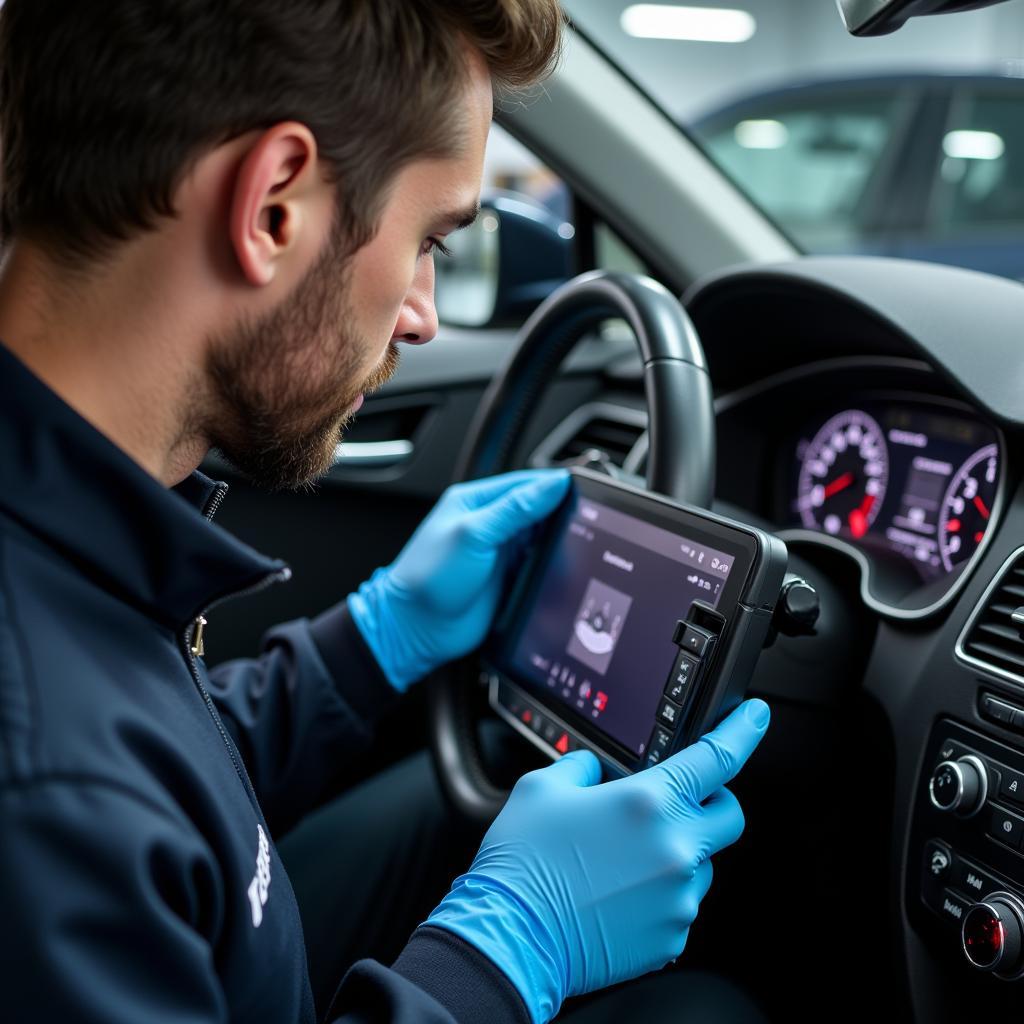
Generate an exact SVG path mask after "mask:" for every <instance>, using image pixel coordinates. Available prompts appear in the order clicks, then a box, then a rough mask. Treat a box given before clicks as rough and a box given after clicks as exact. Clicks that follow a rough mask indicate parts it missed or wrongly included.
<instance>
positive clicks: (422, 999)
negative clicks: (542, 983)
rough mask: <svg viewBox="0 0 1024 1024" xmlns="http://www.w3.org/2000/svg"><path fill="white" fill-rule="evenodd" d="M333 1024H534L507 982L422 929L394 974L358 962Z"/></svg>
mask: <svg viewBox="0 0 1024 1024" xmlns="http://www.w3.org/2000/svg"><path fill="white" fill-rule="evenodd" d="M327 1017H328V1020H330V1021H332V1024H355V1022H357V1021H358V1022H359V1024H371V1022H372V1024H384V1022H387V1024H476V1022H478V1021H487V1024H531V1021H530V1014H529V1011H528V1010H527V1009H526V1004H525V1003H524V1002H523V1000H522V998H521V997H520V995H519V993H518V992H517V991H516V989H515V986H514V985H513V984H512V982H510V981H509V980H508V978H507V977H506V976H505V975H504V974H503V973H502V972H501V971H500V970H499V969H498V968H497V967H496V966H495V965H494V964H493V963H491V961H490V960H489V959H488V958H487V957H486V956H484V954H483V953H481V952H480V951H479V950H477V949H475V948H474V947H473V946H471V945H469V943H467V942H464V941H463V940H462V939H460V938H459V937H458V936H457V935H453V934H452V933H451V932H448V931H446V930H444V929H443V928H432V927H430V926H429V925H423V926H421V927H420V928H418V929H417V930H416V931H415V932H414V933H413V936H412V938H411V939H410V940H409V943H408V945H407V946H406V947H405V949H404V950H403V951H402V954H401V955H400V956H399V958H398V959H397V960H396V961H395V963H394V964H393V965H392V967H391V969H390V970H389V969H387V968H385V967H382V966H381V965H380V964H378V963H377V962H376V961H374V960H360V961H359V963H357V964H355V965H354V966H353V967H352V969H351V970H350V971H349V972H348V974H346V975H345V979H344V981H343V982H342V983H341V987H340V988H339V989H338V993H337V995H336V996H335V997H334V1003H333V1005H332V1007H331V1009H330V1010H329V1011H328V1014H327Z"/></svg>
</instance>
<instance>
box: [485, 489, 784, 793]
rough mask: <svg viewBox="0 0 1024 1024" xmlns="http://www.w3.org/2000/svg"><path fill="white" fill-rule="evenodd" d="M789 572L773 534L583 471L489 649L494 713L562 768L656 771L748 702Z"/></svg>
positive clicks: (533, 557)
mask: <svg viewBox="0 0 1024 1024" xmlns="http://www.w3.org/2000/svg"><path fill="white" fill-rule="evenodd" d="M786 559H787V555H786V548H785V545H784V544H783V542H782V541H780V540H779V539H778V538H777V537H773V536H772V535H771V534H768V533H765V532H763V531H761V530H757V529H754V528H752V527H750V526H746V525H743V524H741V523H737V522H733V521H731V520H728V519H725V518H723V517H721V516H718V515H715V514H713V513H711V512H707V511H704V510H702V509H693V508H687V507H684V506H682V505H679V504H676V503H675V502H672V501H669V500H668V499H666V498H663V497H661V496H659V495H655V494H652V493H650V492H647V491H642V490H639V489H637V488H634V487H630V486H628V485H626V484H622V483H619V482H617V481H613V480H612V479H610V478H609V477H606V476H602V475H599V474H597V473H593V472H590V471H588V470H577V469H574V470H572V486H571V487H570V490H569V494H568V495H567V497H566V499H565V501H564V503H563V504H562V506H561V507H560V508H559V510H558V511H556V513H555V514H554V515H553V516H552V517H551V519H550V520H549V521H548V523H547V524H546V527H545V530H544V532H543V534H542V536H541V537H540V538H539V540H538V542H537V544H536V546H535V547H534V550H533V552H532V554H531V557H530V559H529V560H528V562H527V565H526V568H525V569H524V571H523V572H522V573H521V574H520V575H519V577H518V580H517V583H516V586H515V587H514V588H513V591H512V593H511V594H510V597H509V600H508V602H507V604H506V606H505V608H504V610H503V612H502V614H501V615H500V617H499V620H498V623H497V626H496V628H495V630H494V632H493V633H492V635H491V637H490V638H489V642H488V644H487V645H486V647H485V661H486V662H487V664H488V667H489V670H490V676H489V699H490V703H491V705H492V707H494V709H495V710H496V711H497V712H498V713H499V714H500V715H501V716H502V717H503V718H505V719H506V720H507V721H508V722H510V723H511V724H512V725H513V726H514V727H515V728H516V729H518V730H519V732H521V733H523V735H525V736H527V737H528V738H529V739H530V740H531V741H532V742H533V743H534V744H536V745H537V746H539V747H540V748H541V749H542V750H544V751H546V752H547V753H548V754H550V755H551V756H552V757H559V756H560V755H562V754H565V753H568V752H569V751H570V750H576V749H579V748H581V747H585V748H588V749H590V750H593V751H594V752H595V753H596V754H597V755H598V756H599V757H600V758H601V759H602V761H603V762H604V763H605V766H606V769H607V770H608V773H609V774H612V775H615V774H628V773H630V772H635V771H638V770H640V769H641V768H645V767H647V766H649V765H652V764H656V763H657V762H658V761H660V760H663V759H664V758H665V757H668V756H669V755H670V754H672V753H673V752H675V751H676V750H678V749H680V748H682V747H684V746H686V745H687V744H689V743H690V742H692V741H693V740H694V739H696V738H697V737H699V736H700V735H701V734H702V733H704V732H706V731H707V730H708V729H709V728H711V727H712V726H713V725H714V724H715V722H717V721H718V720H719V719H720V718H721V717H722V716H723V715H725V714H726V713H728V712H729V711H731V710H732V709H733V708H734V707H735V706H736V705H737V704H739V702H740V701H741V700H742V699H743V696H744V694H745V692H746V687H747V683H748V681H749V679H750V676H751V674H752V672H753V669H754V666H755V664H756V662H757V658H758V655H759V654H760V651H761V649H762V648H763V646H764V643H765V639H766V636H767V634H768V630H769V627H770V625H771V619H772V613H773V610H774V607H775V602H776V599H777V598H778V596H779V591H780V589H781V587H782V583H783V577H784V576H785V572H786Z"/></svg>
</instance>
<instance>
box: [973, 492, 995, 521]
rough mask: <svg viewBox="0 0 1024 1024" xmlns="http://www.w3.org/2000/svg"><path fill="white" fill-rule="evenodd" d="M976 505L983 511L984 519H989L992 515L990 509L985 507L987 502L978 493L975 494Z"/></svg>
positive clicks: (982, 516)
mask: <svg viewBox="0 0 1024 1024" xmlns="http://www.w3.org/2000/svg"><path fill="white" fill-rule="evenodd" d="M974 507H975V508H976V509H977V510H978V511H979V512H980V513H981V518H982V519H988V517H989V516H990V515H991V513H990V512H989V510H988V509H987V508H985V502H983V501H982V500H981V497H980V495H977V494H976V495H975V496H974Z"/></svg>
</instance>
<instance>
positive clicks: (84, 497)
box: [0, 345, 288, 629]
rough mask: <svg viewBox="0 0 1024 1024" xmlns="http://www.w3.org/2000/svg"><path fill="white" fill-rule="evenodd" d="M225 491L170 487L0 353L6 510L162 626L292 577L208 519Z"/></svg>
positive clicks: (0, 489) (191, 482)
mask: <svg viewBox="0 0 1024 1024" xmlns="http://www.w3.org/2000/svg"><path fill="white" fill-rule="evenodd" d="M226 490H227V485H226V484H221V483H215V482H214V481H212V480H210V479H209V478H208V477H205V476H203V474H202V473H198V472H196V473H193V474H192V476H190V477H189V478H187V479H186V480H185V481H183V482H182V483H181V484H179V485H178V486H177V487H175V488H173V489H168V488H166V487H164V486H163V485H162V484H160V483H159V481H157V480H155V479H154V478H153V477H151V476H150V475H149V474H148V473H147V472H146V471H145V470H144V469H142V467H141V466H139V465H138V464H137V463H135V462H134V461H132V459H131V458H129V457H128V455H126V454H125V453H124V452H123V451H121V449H119V448H118V447H117V446H116V445H114V444H113V443H112V442H111V441H109V440H108V439H107V438H106V437H105V436H104V435H103V434H101V433H100V432H99V431H98V430H96V429H95V428H94V427H93V426H92V425H91V424H89V423H88V422H87V421H86V420H84V419H83V418H82V417H81V416H79V415H78V413H76V412H75V411H74V410H73V409H72V408H71V407H70V406H69V405H67V404H66V403H65V402H64V401H63V400H62V399H61V398H60V397H59V396H58V395H57V394H55V393H54V392H53V391H51V390H50V388H48V387H47V386H46V385H45V384H44V383H43V382H42V381H41V380H40V379H39V378H38V377H36V376H35V375H34V374H33V373H32V372H31V371H30V370H29V369H28V368H27V367H26V366H25V365H24V363H22V362H21V361H20V360H19V359H17V358H16V357H15V356H14V354H13V353H11V352H10V351H9V350H8V349H7V348H6V347H4V346H3V345H0V510H2V511H3V512H5V513H6V514H7V515H9V516H10V517H11V518H12V519H14V520H15V521H17V522H18V523H19V524H20V525H21V526H22V527H23V528H24V529H26V530H28V531H29V532H31V533H33V534H35V535H36V536H37V537H40V538H41V539H42V540H43V541H45V542H46V543H47V544H49V545H51V546H52V547H54V548H55V549H57V550H59V551H60V552H61V553H63V554H64V555H65V556H66V557H67V558H69V559H70V560H71V561H73V562H74V563H76V564H77V565H78V567H79V568H80V569H81V570H82V571H83V572H84V573H85V574H87V575H88V576H90V577H91V578H93V579H95V580H96V581H97V582H98V583H100V584H101V585H102V586H104V587H105V588H106V589H109V590H111V591H113V592H115V593H117V594H118V596H120V597H121V598H122V599H123V600H125V601H127V602H129V603H130V604H133V605H135V606H136V607H138V608H140V609H141V610H143V611H144V612H145V613H146V614H148V615H149V616H150V617H152V618H154V619H156V620H157V621H159V622H161V623H162V624H163V625H166V626H170V627H172V628H174V629H181V628H183V627H184V626H185V625H186V624H187V623H189V622H190V621H191V620H192V619H194V618H195V617H196V616H197V615H198V614H199V613H200V612H201V611H203V610H204V609H205V608H207V607H208V606H209V605H210V604H212V603H214V602H216V601H217V600H219V599H220V598H222V597H227V596H229V595H231V594H234V593H237V592H239V591H242V590H246V589H248V588H250V587H254V586H258V585H259V584H261V583H262V582H264V581H268V582H269V581H271V580H273V579H274V578H275V577H277V578H282V579H284V578H286V577H287V575H288V570H287V567H286V566H285V564H284V563H283V562H281V561H278V560H275V559H270V558H266V557H264V556H263V555H261V554H259V553H258V552H256V551H254V550H253V549H252V548H250V547H248V546H247V545H245V544H243V543H242V542H241V541H239V540H237V539H236V538H235V537H233V536H232V535H231V534H229V533H228V532H227V531H225V530H222V529H220V528H219V527H217V526H215V525H214V524H213V523H211V522H210V521H209V518H208V516H210V515H212V514H213V512H214V511H215V510H216V507H217V505H219V504H220V500H221V499H222V497H223V494H224V492H225V491H226ZM204 513H205V514H204Z"/></svg>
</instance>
